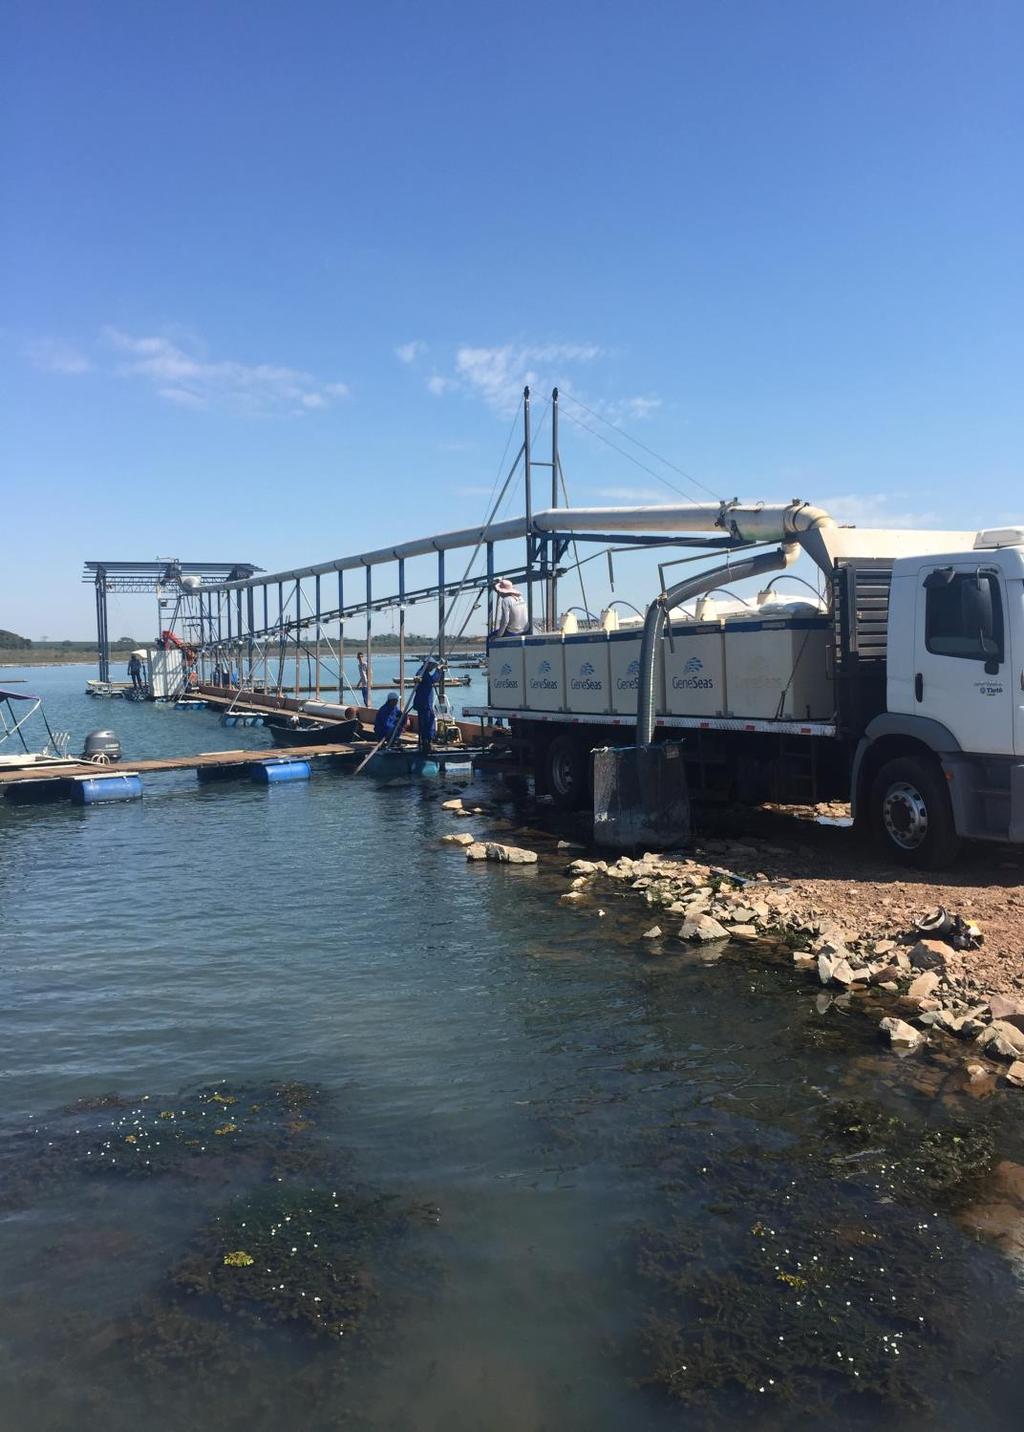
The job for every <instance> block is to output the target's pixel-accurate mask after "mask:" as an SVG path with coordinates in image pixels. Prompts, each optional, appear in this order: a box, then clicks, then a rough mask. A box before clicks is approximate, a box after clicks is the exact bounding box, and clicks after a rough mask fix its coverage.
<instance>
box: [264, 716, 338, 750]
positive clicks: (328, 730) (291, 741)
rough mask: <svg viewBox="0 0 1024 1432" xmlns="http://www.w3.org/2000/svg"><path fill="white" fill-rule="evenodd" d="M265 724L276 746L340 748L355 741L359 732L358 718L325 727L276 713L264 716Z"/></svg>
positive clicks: (330, 723) (319, 723) (333, 722)
mask: <svg viewBox="0 0 1024 1432" xmlns="http://www.w3.org/2000/svg"><path fill="white" fill-rule="evenodd" d="M263 724H264V726H266V728H267V730H268V731H269V732H270V739H271V740H272V741H273V743H274V745H275V746H339V745H344V744H345V743H346V742H348V741H351V740H353V739H355V737H356V733H357V731H358V730H359V718H358V717H357V716H353V717H351V718H350V719H349V720H346V721H331V722H329V723H328V724H326V725H325V724H324V723H323V722H322V721H321V722H317V723H313V722H311V721H300V720H299V719H298V717H296V716H286V715H283V714H281V715H278V714H277V713H276V712H275V713H274V714H273V715H268V716H264V718H263Z"/></svg>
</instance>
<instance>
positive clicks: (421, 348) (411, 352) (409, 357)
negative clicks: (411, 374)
mask: <svg viewBox="0 0 1024 1432" xmlns="http://www.w3.org/2000/svg"><path fill="white" fill-rule="evenodd" d="M426 351H427V345H426V344H425V343H423V342H421V341H420V339H418V338H414V339H413V340H412V342H411V343H400V344H399V345H398V347H397V348H396V349H395V357H396V358H397V359H398V361H399V363H415V362H416V359H417V358H418V357H419V356H420V354H421V353H426Z"/></svg>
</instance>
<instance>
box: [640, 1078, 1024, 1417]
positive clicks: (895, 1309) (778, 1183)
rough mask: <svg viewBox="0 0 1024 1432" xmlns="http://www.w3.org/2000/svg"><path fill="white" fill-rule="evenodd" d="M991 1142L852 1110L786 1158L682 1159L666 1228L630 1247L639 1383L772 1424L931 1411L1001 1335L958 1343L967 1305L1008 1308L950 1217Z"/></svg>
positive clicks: (760, 1151)
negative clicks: (642, 1307)
mask: <svg viewBox="0 0 1024 1432" xmlns="http://www.w3.org/2000/svg"><path fill="white" fill-rule="evenodd" d="M994 1147H995V1135H994V1132H993V1130H992V1129H991V1128H989V1127H988V1126H987V1125H984V1124H981V1125H977V1126H968V1125H962V1124H954V1123H950V1124H948V1125H944V1126H941V1127H930V1128H925V1129H923V1130H922V1129H921V1128H920V1127H915V1126H913V1125H911V1124H909V1123H907V1122H906V1121H904V1120H902V1119H900V1118H898V1117H897V1116H895V1115H894V1114H892V1113H891V1112H890V1111H889V1110H887V1109H886V1108H884V1107H883V1106H881V1105H879V1104H877V1103H874V1102H871V1101H852V1100H847V1101H843V1102H836V1103H831V1102H830V1103H828V1104H826V1105H824V1106H823V1108H822V1111H821V1114H820V1117H819V1119H818V1128H817V1129H816V1130H815V1131H814V1132H813V1134H812V1133H808V1134H806V1135H805V1136H804V1137H803V1138H802V1139H800V1140H794V1141H793V1143H792V1144H790V1145H789V1146H787V1147H785V1148H775V1149H772V1150H767V1149H765V1148H764V1147H741V1146H737V1145H734V1146H733V1148H732V1149H731V1150H729V1151H728V1152H724V1151H723V1153H721V1154H718V1155H716V1156H715V1157H714V1158H711V1157H708V1158H707V1159H706V1160H702V1161H700V1162H699V1163H698V1164H696V1166H695V1165H694V1161H693V1159H692V1158H691V1160H690V1164H689V1167H688V1168H687V1167H686V1166H685V1163H684V1160H683V1159H682V1158H680V1157H679V1154H678V1152H677V1154H676V1156H675V1157H674V1158H673V1159H672V1160H671V1161H670V1162H671V1164H672V1167H673V1168H674V1169H675V1171H676V1177H675V1178H674V1179H673V1180H672V1181H671V1183H670V1184H669V1185H668V1186H666V1188H665V1190H664V1192H665V1199H666V1210H667V1217H666V1221H665V1222H664V1224H663V1225H661V1226H659V1227H658V1228H656V1229H649V1230H645V1231H643V1232H642V1233H641V1235H640V1237H639V1240H638V1245H637V1257H638V1272H639V1275H640V1279H641V1284H642V1285H644V1286H646V1288H647V1290H648V1292H649V1295H650V1301H649V1315H648V1319H647V1323H646V1325H645V1327H644V1329H643V1333H642V1336H641V1338H640V1339H639V1352H640V1355H641V1357H642V1361H643V1372H642V1374H641V1377H640V1381H641V1382H642V1383H644V1384H646V1385H648V1386H650V1387H655V1388H658V1389H660V1391H661V1392H662V1393H665V1394H667V1395H668V1396H670V1397H671V1398H672V1399H674V1400H678V1401H681V1402H683V1403H686V1404H693V1405H700V1406H703V1407H708V1408H714V1409H716V1410H717V1411H719V1412H722V1411H725V1410H728V1411H729V1412H731V1413H732V1414H734V1415H756V1416H757V1417H758V1418H759V1419H763V1424H764V1425H772V1426H774V1425H777V1426H787V1425H791V1423H792V1421H793V1420H794V1419H800V1418H805V1417H811V1418H826V1417H829V1418H831V1417H837V1416H839V1415H841V1414H844V1413H852V1412H853V1411H854V1409H856V1412H857V1414H858V1415H863V1414H872V1413H877V1412H878V1411H879V1410H880V1409H882V1408H883V1407H884V1408H887V1409H888V1410H889V1411H890V1412H892V1411H893V1410H894V1409H895V1408H903V1409H918V1410H924V1409H927V1408H929V1407H931V1406H933V1405H934V1406H938V1405H941V1402H942V1398H943V1396H944V1389H946V1388H947V1387H949V1386H951V1385H952V1383H953V1381H954V1380H955V1379H956V1378H958V1377H959V1376H961V1375H965V1376H966V1374H967V1373H971V1374H972V1375H975V1376H978V1377H979V1378H980V1377H982V1376H983V1374H984V1373H985V1371H986V1369H991V1368H994V1367H995V1366H997V1365H998V1362H999V1359H1000V1357H1001V1355H1002V1353H1003V1352H1004V1351H1005V1349H1002V1348H1000V1347H999V1346H998V1345H997V1344H998V1341H999V1339H1000V1337H1002V1336H1003V1335H1005V1338H1006V1344H1007V1348H1008V1347H1009V1346H1010V1345H1011V1343H1012V1338H1013V1336H1014V1334H1013V1333H1011V1332H1010V1330H1009V1329H1008V1328H1005V1329H1004V1328H1001V1329H1000V1330H999V1331H998V1332H997V1334H996V1336H995V1337H993V1336H992V1332H991V1329H990V1328H989V1327H986V1329H985V1333H984V1337H983V1338H981V1339H980V1340H979V1342H978V1344H977V1345H975V1346H968V1345H967V1342H968V1340H966V1339H965V1337H964V1327H963V1319H964V1317H965V1310H966V1309H967V1308H972V1307H973V1308H974V1310H975V1311H977V1310H978V1308H979V1307H981V1306H985V1307H986V1308H987V1307H989V1306H991V1302H990V1300H991V1299H992V1298H993V1297H995V1298H996V1299H997V1300H998V1299H999V1297H1000V1294H1002V1295H1003V1296H1005V1299H1006V1305H1007V1307H1011V1306H1013V1302H1012V1300H1013V1296H1014V1295H1013V1290H1012V1276H1011V1274H1010V1272H1009V1270H1008V1269H1007V1268H1006V1267H1005V1265H1004V1264H1003V1263H1002V1262H1001V1260H1000V1259H999V1258H998V1256H997V1255H996V1254H995V1253H994V1252H992V1251H991V1250H988V1249H980V1248H979V1247H978V1246H977V1244H976V1243H974V1242H973V1241H972V1240H970V1239H968V1238H965V1237H964V1236H963V1234H962V1233H961V1232H960V1230H959V1229H958V1228H957V1227H956V1225H955V1223H954V1222H953V1221H952V1219H951V1218H950V1217H949V1216H948V1214H949V1213H951V1212H952V1211H954V1210H956V1209H957V1208H959V1207H961V1206H962V1205H963V1204H964V1203H966V1202H968V1201H969V1200H971V1199H972V1198H973V1197H974V1196H975V1195H976V1191H977V1189H978V1188H979V1186H981V1185H982V1184H983V1183H984V1182H985V1180H986V1179H987V1178H988V1176H989V1172H990V1169H991V1165H992V1159H993V1150H994ZM773 1419H774V1420H773Z"/></svg>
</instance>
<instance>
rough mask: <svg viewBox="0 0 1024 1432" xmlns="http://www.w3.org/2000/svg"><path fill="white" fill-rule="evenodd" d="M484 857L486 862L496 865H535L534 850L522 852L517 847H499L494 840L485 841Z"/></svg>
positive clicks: (535, 854) (519, 847)
mask: <svg viewBox="0 0 1024 1432" xmlns="http://www.w3.org/2000/svg"><path fill="white" fill-rule="evenodd" d="M484 855H485V858H486V859H487V860H493V861H495V862H496V863H497V864H498V865H536V864H537V852H536V851H535V850H523V848H522V847H521V846H519V845H500V844H499V843H498V842H497V841H496V840H489V841H487V843H486V845H485V846H484Z"/></svg>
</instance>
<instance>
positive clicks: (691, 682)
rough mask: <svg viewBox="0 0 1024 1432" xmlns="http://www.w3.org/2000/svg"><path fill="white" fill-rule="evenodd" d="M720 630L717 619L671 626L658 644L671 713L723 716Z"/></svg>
mask: <svg viewBox="0 0 1024 1432" xmlns="http://www.w3.org/2000/svg"><path fill="white" fill-rule="evenodd" d="M722 640H723V638H722V630H721V627H720V625H719V623H718V622H714V623H706V622H701V623H697V622H693V623H690V624H685V623H684V624H681V625H679V626H675V627H673V629H672V642H671V645H670V644H669V640H668V637H666V638H665V640H664V641H663V642H662V643H661V646H662V655H663V659H664V663H665V704H664V707H663V708H662V709H663V710H665V711H666V712H667V713H668V714H669V715H670V716H722V715H724V714H725V712H726V709H727V706H726V702H727V699H728V698H727V695H726V682H725V666H724V656H723V651H722Z"/></svg>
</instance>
